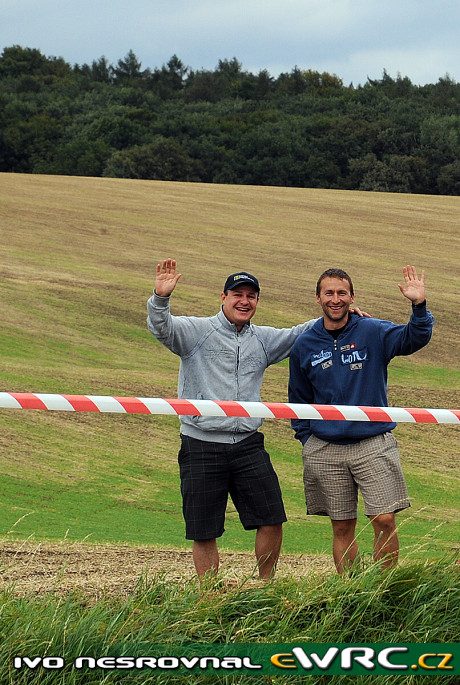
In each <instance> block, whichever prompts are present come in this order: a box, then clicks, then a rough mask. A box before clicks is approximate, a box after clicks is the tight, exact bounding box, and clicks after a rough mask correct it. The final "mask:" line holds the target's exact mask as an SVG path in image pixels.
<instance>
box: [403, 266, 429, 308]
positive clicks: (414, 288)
mask: <svg viewBox="0 0 460 685" xmlns="http://www.w3.org/2000/svg"><path fill="white" fill-rule="evenodd" d="M403 275H404V281H405V284H404V285H401V284H400V283H398V288H399V289H400V291H401V292H402V294H403V295H404V297H407V299H408V300H410V301H411V302H412V304H420V303H421V302H425V299H426V298H425V272H424V271H422V275H421V277H420V278H418V277H417V270H416V268H415V266H409V265H407V266H405V267H404V268H403Z"/></svg>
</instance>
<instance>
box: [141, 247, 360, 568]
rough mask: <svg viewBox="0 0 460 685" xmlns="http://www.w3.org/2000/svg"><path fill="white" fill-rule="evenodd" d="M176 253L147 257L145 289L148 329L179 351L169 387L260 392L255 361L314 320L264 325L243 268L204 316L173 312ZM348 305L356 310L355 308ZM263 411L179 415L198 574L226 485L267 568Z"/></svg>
mask: <svg viewBox="0 0 460 685" xmlns="http://www.w3.org/2000/svg"><path fill="white" fill-rule="evenodd" d="M176 266H177V265H176V261H175V260H173V259H165V260H163V262H161V263H160V264H158V265H157V273H156V281H155V290H154V294H153V296H152V297H151V298H150V299H149V301H148V304H147V309H148V319H147V325H148V327H149V330H150V331H151V333H152V334H153V335H154V336H155V337H156V338H157V340H159V341H160V342H161V343H162V344H163V345H165V346H166V347H167V348H168V349H169V350H170V351H171V352H173V353H174V354H177V355H179V356H180V367H179V382H178V397H181V398H185V399H208V400H236V401H238V400H240V401H247V402H251V401H254V402H260V389H261V386H262V380H263V375H264V372H265V369H266V368H267V367H268V366H269V365H270V364H276V363H277V362H279V361H281V360H282V359H285V358H286V357H287V356H288V355H289V353H290V351H291V349H292V346H293V345H294V343H295V341H296V340H297V338H298V337H299V335H301V334H302V333H303V332H304V331H306V330H307V329H308V328H310V327H311V326H312V325H313V324H314V323H315V321H316V319H314V320H312V321H306V322H305V323H302V324H299V325H298V326H293V327H292V328H273V327H271V326H256V325H254V324H252V323H251V319H252V317H253V316H254V314H255V312H256V308H257V305H258V303H259V292H260V287H259V282H258V280H257V278H256V277H255V276H253V275H251V274H249V273H247V272H245V271H240V272H237V273H234V274H231V275H230V276H229V277H228V278H227V280H226V282H225V284H224V288H223V292H222V293H221V301H222V307H221V310H220V311H219V312H218V313H217V314H216V315H214V316H200V317H196V316H173V315H172V314H171V312H170V296H171V294H172V292H173V291H174V289H175V287H176V285H177V282H178V280H179V278H180V277H181V274H179V273H177V270H176ZM355 311H356V312H358V313H359V314H361V313H360V312H359V309H358V308H355ZM262 422H263V419H257V418H245V417H227V418H221V417H212V416H181V417H180V423H181V440H182V446H181V449H180V452H179V467H180V477H181V492H182V502H183V514H184V518H185V524H186V538H187V539H188V540H193V560H194V563H195V568H196V571H197V574H198V576H199V577H200V578H202V577H203V576H204V575H205V573H207V572H208V571H212V570H213V571H214V572H217V570H218V567H219V553H218V548H217V538H219V537H220V536H221V535H222V534H223V532H224V521H225V510H226V506H227V500H228V495H229V494H230V496H231V498H232V501H233V503H234V505H235V507H236V509H237V511H238V514H239V517H240V520H241V523H242V524H243V527H244V528H245V529H246V530H256V538H255V553H256V559H257V564H258V569H259V576H260V577H261V578H269V577H270V576H271V575H272V573H273V571H274V569H275V565H276V562H277V559H278V556H279V552H280V549H281V541H282V525H283V523H284V522H285V521H286V514H285V511H284V506H283V500H282V497H281V490H280V486H279V483H278V478H277V476H276V473H275V471H274V469H273V466H272V464H271V461H270V457H269V455H268V453H267V452H266V450H265V449H264V436H263V434H262V433H261V432H260V431H258V429H259V428H260V426H261V425H262Z"/></svg>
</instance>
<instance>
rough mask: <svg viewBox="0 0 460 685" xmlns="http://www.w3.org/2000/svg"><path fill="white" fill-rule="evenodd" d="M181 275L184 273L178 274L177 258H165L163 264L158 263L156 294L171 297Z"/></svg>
mask: <svg viewBox="0 0 460 685" xmlns="http://www.w3.org/2000/svg"><path fill="white" fill-rule="evenodd" d="M181 276H182V274H176V260H175V259H164V260H163V262H162V263H161V264H157V277H156V280H155V292H156V294H157V295H159V296H160V297H169V295H171V293H172V291H173V290H174V288H175V287H176V284H177V281H178V280H179V278H180V277H181Z"/></svg>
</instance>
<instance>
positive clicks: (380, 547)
mask: <svg viewBox="0 0 460 685" xmlns="http://www.w3.org/2000/svg"><path fill="white" fill-rule="evenodd" d="M370 519H371V523H372V525H373V527H374V533H375V535H374V560H375V561H380V560H381V559H383V561H382V568H390V567H391V566H395V565H396V564H397V563H398V556H399V540H398V534H397V532H396V516H395V514H394V513H390V514H379V516H373V517H370Z"/></svg>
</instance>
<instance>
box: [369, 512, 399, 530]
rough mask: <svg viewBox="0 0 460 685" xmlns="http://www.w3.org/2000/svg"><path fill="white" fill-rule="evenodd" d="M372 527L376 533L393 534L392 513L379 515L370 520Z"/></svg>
mask: <svg viewBox="0 0 460 685" xmlns="http://www.w3.org/2000/svg"><path fill="white" fill-rule="evenodd" d="M371 521H372V525H373V526H374V529H375V530H376V531H378V532H383V533H387V534H389V533H393V532H394V531H395V530H396V517H395V515H394V514H393V513H389V514H379V515H378V516H374V517H373V518H372V519H371Z"/></svg>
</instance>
